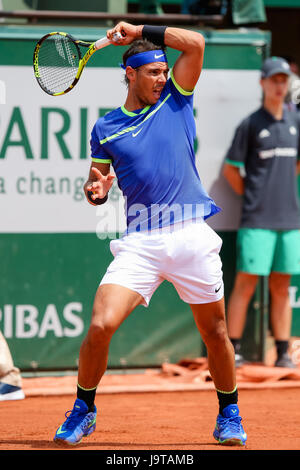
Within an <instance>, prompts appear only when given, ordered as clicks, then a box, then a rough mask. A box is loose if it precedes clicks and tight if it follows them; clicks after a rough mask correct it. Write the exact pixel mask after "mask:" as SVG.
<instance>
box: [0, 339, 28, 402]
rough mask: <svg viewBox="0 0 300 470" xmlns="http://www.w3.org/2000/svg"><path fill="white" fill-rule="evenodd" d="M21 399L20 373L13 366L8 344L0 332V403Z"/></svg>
mask: <svg viewBox="0 0 300 470" xmlns="http://www.w3.org/2000/svg"><path fill="white" fill-rule="evenodd" d="M23 398H25V394H24V391H23V390H22V381H21V374H20V371H19V369H18V368H17V367H15V366H14V363H13V360H12V357H11V354H10V351H9V347H8V344H7V342H6V340H5V338H4V336H3V334H2V333H1V331H0V401H6V400H23Z"/></svg>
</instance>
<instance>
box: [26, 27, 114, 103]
mask: <svg viewBox="0 0 300 470" xmlns="http://www.w3.org/2000/svg"><path fill="white" fill-rule="evenodd" d="M121 38H122V35H121V34H120V33H115V34H114V37H113V40H114V41H115V42H118V41H119V40H120V39H121ZM110 44H112V41H110V40H109V39H107V37H103V38H101V39H98V41H96V42H94V43H90V42H85V41H80V40H77V39H75V38H73V37H72V36H70V34H67V33H61V32H53V33H49V34H46V35H45V36H43V37H42V38H41V39H40V40H39V41H38V43H37V44H36V46H35V49H34V53H33V69H34V75H35V77H36V79H37V81H38V84H39V85H40V87H41V88H42V90H44V91H45V92H46V93H48V95H52V96H58V95H64V94H65V93H68V92H69V91H71V90H72V89H73V88H74V86H75V85H76V83H77V82H78V80H79V79H80V76H81V74H82V71H83V69H84V67H85V65H86V63H87V62H88V60H89V58H90V57H91V56H92V55H93V54H94V52H96V51H97V50H99V49H102V48H103V47H106V46H108V45H110Z"/></svg>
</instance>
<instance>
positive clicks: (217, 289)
mask: <svg viewBox="0 0 300 470" xmlns="http://www.w3.org/2000/svg"><path fill="white" fill-rule="evenodd" d="M221 287H222V284H221V285H220V286H219V287H218V288H216V289H215V292H216V293H217V292H219V290H220V289H221Z"/></svg>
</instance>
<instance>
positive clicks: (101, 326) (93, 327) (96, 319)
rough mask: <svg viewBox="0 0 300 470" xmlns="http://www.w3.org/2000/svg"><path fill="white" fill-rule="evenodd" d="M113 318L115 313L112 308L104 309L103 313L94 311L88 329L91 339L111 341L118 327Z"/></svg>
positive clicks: (93, 340) (94, 340)
mask: <svg viewBox="0 0 300 470" xmlns="http://www.w3.org/2000/svg"><path fill="white" fill-rule="evenodd" d="M113 318H114V314H113V312H112V311H110V310H102V311H101V313H98V312H95V311H93V315H92V321H91V324H90V327H89V331H88V338H89V340H90V341H92V342H102V343H103V342H109V341H110V340H111V338H112V336H113V334H114V333H115V331H116V329H117V326H116V324H115V322H114V320H113Z"/></svg>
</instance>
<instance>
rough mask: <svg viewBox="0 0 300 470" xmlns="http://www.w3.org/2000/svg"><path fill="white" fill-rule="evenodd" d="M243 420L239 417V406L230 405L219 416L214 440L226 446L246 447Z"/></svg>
mask: <svg viewBox="0 0 300 470" xmlns="http://www.w3.org/2000/svg"><path fill="white" fill-rule="evenodd" d="M241 421H242V418H241V417H240V416H239V408H238V406H237V405H228V406H226V408H224V410H223V414H222V415H221V414H219V415H218V416H217V422H216V427H215V430H214V433H213V436H214V438H215V439H216V440H217V441H218V442H219V443H220V444H222V445H225V446H244V445H245V444H246V440H247V434H246V433H245V431H244V429H243V426H242V424H241Z"/></svg>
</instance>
